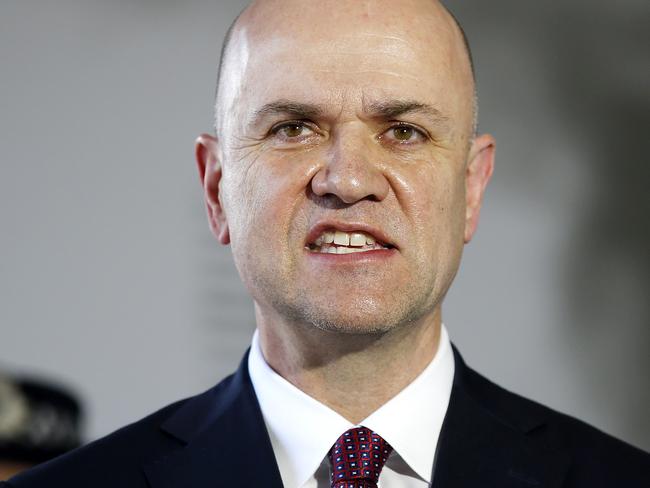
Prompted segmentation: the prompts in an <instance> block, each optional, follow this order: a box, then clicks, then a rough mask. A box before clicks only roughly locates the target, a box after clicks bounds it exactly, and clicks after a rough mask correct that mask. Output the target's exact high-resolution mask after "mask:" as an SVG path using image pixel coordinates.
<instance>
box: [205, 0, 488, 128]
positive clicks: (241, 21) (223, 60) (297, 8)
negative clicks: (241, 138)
mask: <svg viewBox="0 0 650 488" xmlns="http://www.w3.org/2000/svg"><path fill="white" fill-rule="evenodd" d="M383 4H386V5H383ZM280 10H281V11H283V12H284V13H283V14H282V15H279V11H280ZM310 10H313V12H311V13H310V12H309V11H310ZM316 10H318V12H316ZM387 13H388V15H386V14H387ZM418 13H419V14H420V15H418ZM328 14H329V15H328ZM355 14H356V16H357V20H358V22H354V21H353V22H352V23H351V24H352V25H351V27H353V28H354V30H359V28H363V26H364V25H365V26H367V27H369V26H370V25H371V24H372V23H373V22H374V23H375V25H376V26H379V27H380V29H381V30H385V31H388V33H389V34H390V30H391V27H393V29H392V30H397V31H399V26H396V25H395V24H396V22H395V20H396V18H399V17H400V15H395V14H401V16H402V19H406V20H407V23H411V22H412V23H413V24H414V25H417V24H419V26H420V27H423V28H425V29H427V28H428V29H434V30H435V29H442V30H446V31H447V39H446V40H447V41H448V42H449V41H451V43H453V44H455V45H456V49H455V50H454V51H455V57H456V60H455V61H456V63H457V64H459V65H461V66H463V65H464V66H463V67H464V68H465V71H467V72H469V74H470V77H471V79H470V80H469V81H468V82H469V84H470V85H471V93H470V99H471V100H470V102H471V103H470V106H471V132H472V133H473V134H475V133H476V130H477V118H478V117H477V115H478V114H477V112H478V106H477V105H478V104H477V97H476V89H475V77H474V65H473V60H472V54H471V49H470V45H469V42H468V39H467V36H466V34H465V31H464V30H463V28H462V26H461V25H460V23H459V22H458V20H457V19H456V17H455V16H454V15H453V14H452V13H451V12H450V11H449V10H448V9H447V8H446V7H445V6H443V5H442V4H441V3H440V2H438V1H436V0H414V1H407V2H404V3H403V4H401V5H399V6H398V7H397V8H396V7H395V4H394V2H385V1H381V0H365V1H364V2H350V1H349V0H327V1H324V2H313V3H312V2H309V3H305V2H296V1H294V0H281V1H277V0H258V1H255V2H252V3H251V5H249V6H248V7H247V8H246V9H245V10H244V11H243V12H242V13H241V14H240V15H239V16H238V17H237V18H236V19H235V20H234V21H233V23H232V24H231V26H230V28H229V29H228V31H227V33H226V36H225V38H224V41H223V44H222V50H221V57H220V61H219V68H218V73H217V86H216V101H215V109H216V113H215V127H216V128H217V131H219V128H220V127H221V126H222V123H221V121H222V116H223V114H224V112H223V111H222V110H221V109H220V108H223V102H224V100H223V99H224V98H226V97H229V96H232V90H224V89H223V88H224V87H223V83H222V80H223V79H224V77H225V76H227V75H224V72H225V71H226V70H229V69H231V68H232V63H229V62H228V61H232V60H233V58H237V57H238V55H237V54H236V53H233V52H232V51H233V49H232V48H233V44H238V45H239V47H241V40H242V37H241V36H242V31H243V32H249V31H253V30H256V31H257V30H260V27H261V28H262V29H261V30H266V32H267V34H268V35H269V37H268V39H267V41H269V42H271V41H272V40H273V39H274V37H276V36H278V37H279V36H281V35H282V30H283V29H288V30H291V29H293V30H294V31H295V30H297V29H301V30H306V31H308V32H309V33H310V34H312V35H315V34H316V32H314V31H315V30H317V29H315V27H316V26H315V22H314V19H318V23H319V24H321V25H322V24H327V23H328V22H327V21H328V20H330V21H332V22H333V23H334V24H339V22H338V21H337V19H338V18H341V17H344V18H347V19H348V20H349V19H353V20H354V17H355ZM414 20H415V21H414ZM432 20H434V22H431V21H432ZM321 21H323V22H321ZM427 21H428V23H429V25H427ZM395 27H397V28H396V29H395ZM407 27H410V26H407ZM264 28H266V29H264ZM321 31H322V33H323V35H324V38H325V40H327V41H328V42H332V43H333V44H337V45H339V46H341V48H342V49H345V45H344V44H345V42H342V43H337V42H336V41H337V40H336V39H335V38H334V36H333V32H332V31H331V30H328V29H321ZM402 33H403V32H402ZM395 34H397V35H395V36H393V37H394V39H399V38H400V37H403V36H400V35H399V34H400V33H399V32H395ZM233 39H236V41H237V42H235V43H233ZM434 39H435V36H434ZM258 40H259V39H258ZM351 40H352V39H351V38H350V39H349V41H351ZM428 40H429V41H431V39H428ZM263 42H264V41H263ZM420 42H422V43H423V46H422V47H424V48H425V49H429V48H431V49H436V48H437V47H438V46H436V45H435V43H432V45H431V46H428V45H427V44H426V42H427V39H425V38H422V39H420ZM459 47H460V51H459V49H458V48H459ZM296 48H299V47H298V46H296ZM231 54H234V55H233V56H231ZM277 68H278V69H285V68H284V67H279V66H278V67H277Z"/></svg>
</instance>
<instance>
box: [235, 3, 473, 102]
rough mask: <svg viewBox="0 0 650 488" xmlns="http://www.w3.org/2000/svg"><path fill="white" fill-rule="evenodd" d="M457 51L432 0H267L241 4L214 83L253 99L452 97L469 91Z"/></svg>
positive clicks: (448, 24) (450, 26)
mask: <svg viewBox="0 0 650 488" xmlns="http://www.w3.org/2000/svg"><path fill="white" fill-rule="evenodd" d="M465 56H466V55H465V53H464V50H463V48H462V40H461V38H460V35H459V32H458V30H457V28H456V26H455V24H454V22H453V20H452V19H451V17H450V16H449V14H447V12H446V11H445V10H444V9H443V8H442V7H440V6H439V4H437V2H433V1H423V0H422V1H420V0H407V1H404V2H395V1H392V2H385V1H382V0H374V1H359V0H348V1H344V0H325V1H318V2H311V1H309V2H304V1H294V0H281V1H273V0H267V1H265V2H260V3H258V4H256V5H254V6H253V7H252V8H251V9H250V10H249V11H247V12H245V13H244V14H243V15H242V18H241V19H240V21H239V25H238V27H237V28H236V29H235V31H234V32H233V37H232V41H231V46H230V49H229V52H228V54H227V58H226V62H225V63H224V85H225V87H224V90H223V91H224V92H229V93H228V97H226V98H229V99H231V100H233V101H234V99H235V98H236V96H237V95H239V98H240V99H239V100H238V102H242V101H243V102H247V103H248V104H252V105H258V106H259V105H261V104H264V103H267V102H268V101H269V100H270V99H273V98H284V99H305V98H306V99H309V101H315V100H314V98H315V97H316V98H319V97H320V98H321V99H320V100H316V101H318V102H320V103H328V102H334V101H335V100H336V101H339V100H341V101H342V100H348V99H350V98H352V99H355V100H361V99H362V98H363V97H368V98H370V99H381V98H382V97H390V98H409V99H418V100H422V101H423V102H436V104H438V105H440V104H441V103H447V104H450V105H458V104H459V103H460V104H461V105H462V101H463V98H467V99H470V98H471V96H472V91H473V88H472V86H471V70H470V68H469V64H468V62H467V60H466V57H465ZM242 99H243V100H242Z"/></svg>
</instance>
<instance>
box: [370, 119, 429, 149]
mask: <svg viewBox="0 0 650 488" xmlns="http://www.w3.org/2000/svg"><path fill="white" fill-rule="evenodd" d="M381 138H382V139H385V140H388V141H390V142H394V143H396V144H415V143H417V142H422V141H424V140H426V138H427V136H426V135H425V134H424V132H422V131H421V130H419V129H417V128H415V127H413V126H412V125H408V124H398V125H394V126H392V127H391V128H390V129H388V130H387V131H386V132H384V133H383V134H382V135H381Z"/></svg>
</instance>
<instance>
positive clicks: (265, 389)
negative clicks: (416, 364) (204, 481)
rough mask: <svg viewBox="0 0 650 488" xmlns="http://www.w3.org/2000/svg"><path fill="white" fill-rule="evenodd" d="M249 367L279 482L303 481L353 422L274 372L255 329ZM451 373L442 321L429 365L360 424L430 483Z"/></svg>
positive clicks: (298, 483)
mask: <svg viewBox="0 0 650 488" xmlns="http://www.w3.org/2000/svg"><path fill="white" fill-rule="evenodd" d="M248 368H249V373H250V376H251V381H252V383H253V388H254V390H255V394H256V395H257V399H258V401H259V404H260V408H261V410H262V416H263V417H264V421H265V424H266V427H267V430H268V432H269V437H270V439H271V445H272V447H273V452H274V454H275V457H276V461H277V463H278V468H279V470H280V474H281V476H282V481H283V484H284V486H287V487H300V486H303V485H304V483H305V482H307V480H308V479H309V478H310V477H311V476H313V475H314V472H315V471H316V469H317V468H318V467H319V466H320V464H321V462H322V461H323V458H324V457H325V456H326V455H327V452H328V451H329V450H330V448H331V447H332V445H333V444H334V442H335V441H336V439H338V438H339V436H340V435H341V434H343V432H345V431H346V430H348V429H350V428H352V427H354V426H355V425H354V424H352V423H351V422H349V421H348V420H346V419H345V418H344V417H342V416H341V415H339V414H338V413H337V412H335V411H334V410H332V409H331V408H329V407H327V406H326V405H324V404H322V403H320V402H319V401H318V400H316V399H314V398H312V397H311V396H309V395H307V394H306V393H304V392H302V391H301V390H299V389H298V388H297V387H295V386H294V385H292V384H291V383H289V382H288V381H287V380H285V379H284V378H283V377H281V376H280V375H279V374H277V373H276V372H275V371H273V369H271V367H270V366H269V365H268V364H267V362H266V361H265V359H264V356H263V355H262V351H261V348H260V344H259V335H258V332H257V330H256V331H255V333H254V334H253V340H252V344H251V350H250V354H249V357H248ZM453 378H454V359H453V354H452V351H451V344H450V342H449V336H448V334H447V330H446V328H445V326H444V325H443V326H442V330H441V334H440V342H439V346H438V351H437V352H436V354H435V356H434V358H433V359H432V361H431V362H430V363H429V365H428V366H427V367H426V368H425V369H424V370H423V371H422V372H421V373H420V374H419V375H418V376H417V377H416V378H415V379H414V380H413V381H412V382H411V383H410V384H409V385H407V386H406V388H404V389H403V390H402V391H401V392H399V393H398V394H397V395H396V396H394V397H393V398H392V399H390V400H389V401H388V402H386V403H385V404H384V405H382V406H381V407H380V408H379V409H377V410H376V411H375V412H373V413H372V414H371V415H370V416H369V417H367V418H366V419H365V420H364V421H362V422H361V424H360V425H363V426H365V427H368V428H369V429H371V430H373V431H375V432H377V433H378V434H379V435H380V436H382V437H383V438H384V439H385V440H386V441H387V442H388V443H389V444H390V445H391V446H392V447H393V449H394V450H395V452H396V453H397V454H399V456H400V457H401V458H402V459H403V460H404V461H405V462H406V464H408V466H409V467H410V468H411V469H412V470H413V471H414V472H415V473H416V474H417V475H418V476H419V477H420V478H422V479H424V480H425V481H428V482H430V481H431V471H432V467H433V461H434V456H435V451H436V446H437V444H438V437H439V435H440V429H441V428H442V422H443V420H444V417H445V414H446V412H447V406H448V404H449V398H450V396H451V387H452V383H453ZM297 419H300V421H297Z"/></svg>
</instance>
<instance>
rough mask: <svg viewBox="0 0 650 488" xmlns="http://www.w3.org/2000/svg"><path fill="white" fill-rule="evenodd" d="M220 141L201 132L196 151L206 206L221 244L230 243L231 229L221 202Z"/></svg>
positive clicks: (211, 228)
mask: <svg viewBox="0 0 650 488" xmlns="http://www.w3.org/2000/svg"><path fill="white" fill-rule="evenodd" d="M218 149H219V142H218V140H217V138H216V137H214V136H211V135H209V134H201V135H200V136H199V137H197V139H196V146H195V153H196V164H197V168H198V170H199V178H200V180H201V185H202V186H203V195H204V198H205V207H206V211H207V214H208V223H209V224H210V230H211V231H212V233H213V234H214V236H215V237H216V238H217V240H218V241H219V242H220V243H221V244H229V243H230V231H229V229H228V221H227V219H226V213H225V211H224V208H223V205H222V203H221V188H220V183H221V176H222V174H223V172H222V169H221V161H220V160H219V151H218Z"/></svg>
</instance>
